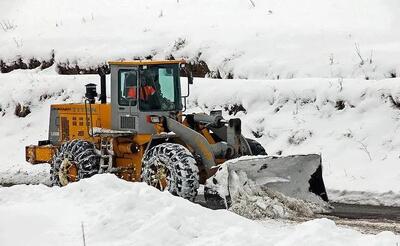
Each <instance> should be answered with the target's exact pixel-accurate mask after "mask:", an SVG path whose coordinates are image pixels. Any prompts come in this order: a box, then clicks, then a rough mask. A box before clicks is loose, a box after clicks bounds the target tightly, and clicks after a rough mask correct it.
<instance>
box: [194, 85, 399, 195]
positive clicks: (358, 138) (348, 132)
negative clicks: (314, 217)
mask: <svg viewBox="0 0 400 246" xmlns="http://www.w3.org/2000/svg"><path fill="white" fill-rule="evenodd" d="M399 82H400V80H399V79H388V80H377V81H367V80H350V79H348V80H341V79H291V80H281V81H265V80H249V81H243V80H211V79H197V80H196V82H195V85H194V88H193V89H192V96H191V98H190V101H189V108H190V111H206V112H208V111H210V110H213V109H223V110H224V115H225V117H240V118H241V119H242V122H243V124H242V125H243V133H244V134H245V135H246V136H253V137H255V136H256V137H258V139H257V140H258V141H260V142H261V143H262V144H263V146H264V147H265V148H266V151H267V153H269V154H272V155H291V154H307V153H320V154H321V155H322V158H323V173H324V178H325V182H326V186H327V188H328V189H336V190H353V191H370V192H378V193H381V192H388V191H394V192H396V193H399V188H398V187H400V172H399V168H398V161H399V153H400V142H399V141H400V138H399V137H398V135H399V134H398V129H399V127H400V122H399V119H400V110H399V108H398V101H399V95H400V84H399ZM231 105H240V106H241V107H242V108H241V110H234V109H235V108H232V106H231ZM238 108H240V107H238V106H236V109H238ZM225 109H227V110H228V112H227V111H225ZM229 112H230V113H231V114H232V115H229V114H228V113H229ZM235 113H236V115H234V114H235Z"/></svg>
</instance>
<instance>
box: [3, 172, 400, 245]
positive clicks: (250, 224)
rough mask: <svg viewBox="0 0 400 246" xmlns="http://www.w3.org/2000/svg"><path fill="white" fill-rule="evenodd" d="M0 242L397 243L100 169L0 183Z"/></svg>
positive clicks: (394, 239) (395, 238) (393, 239)
mask: <svg viewBox="0 0 400 246" xmlns="http://www.w3.org/2000/svg"><path fill="white" fill-rule="evenodd" d="M0 217H1V218H2V219H1V220H0V242H1V245H4V246H8V245H13V246H18V245H27V244H29V245H43V246H45V245H83V242H82V231H81V225H82V223H83V225H84V231H85V238H86V244H87V245H118V246H119V245H266V244H267V245H294V244H296V245H321V243H324V244H329V245H344V244H345V245H396V243H398V242H399V241H400V237H399V236H396V235H394V234H393V233H391V232H381V233H379V234H377V235H366V234H361V233H360V232H357V231H354V230H352V229H345V228H341V227H338V226H336V225H335V223H334V222H333V221H331V220H328V219H316V220H311V221H308V222H305V223H300V224H287V223H283V222H280V221H273V220H268V221H263V222H262V221H259V222H258V221H252V220H249V219H246V218H244V217H241V216H239V215H236V214H234V213H232V212H230V211H227V210H209V209H206V208H204V207H201V206H200V205H197V204H193V203H191V202H189V201H187V200H184V199H182V198H179V197H174V196H172V195H171V194H169V193H168V192H160V191H158V190H156V189H155V188H152V187H149V186H147V185H145V184H143V183H129V182H126V181H123V180H120V179H118V178H117V177H115V176H113V175H111V174H106V175H97V176H94V177H93V178H91V179H85V180H82V181H80V182H78V183H73V184H70V185H68V186H66V187H63V188H59V187H46V186H44V185H36V186H32V185H30V186H27V185H18V186H13V187H9V188H0Z"/></svg>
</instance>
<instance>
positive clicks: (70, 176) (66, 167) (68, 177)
mask: <svg viewBox="0 0 400 246" xmlns="http://www.w3.org/2000/svg"><path fill="white" fill-rule="evenodd" d="M77 176H78V172H77V168H76V165H75V164H74V163H72V162H71V161H70V160H69V159H68V158H64V160H63V161H62V162H61V165H60V169H59V171H58V178H59V180H60V184H61V186H66V185H67V184H69V182H73V181H76V179H77Z"/></svg>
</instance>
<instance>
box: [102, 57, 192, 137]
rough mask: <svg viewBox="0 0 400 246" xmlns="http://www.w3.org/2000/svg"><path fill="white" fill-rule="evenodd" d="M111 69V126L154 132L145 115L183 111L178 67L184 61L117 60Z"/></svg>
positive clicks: (139, 131) (168, 114) (111, 65)
mask: <svg viewBox="0 0 400 246" xmlns="http://www.w3.org/2000/svg"><path fill="white" fill-rule="evenodd" d="M109 64H110V69H111V115H112V122H111V127H112V129H113V130H125V131H132V132H136V133H139V134H152V133H154V126H153V125H152V124H149V123H148V122H147V119H148V116H150V115H159V116H169V117H178V115H179V113H180V112H182V108H183V104H182V95H181V83H180V68H181V66H183V64H184V61H121V62H120V61H118V62H109Z"/></svg>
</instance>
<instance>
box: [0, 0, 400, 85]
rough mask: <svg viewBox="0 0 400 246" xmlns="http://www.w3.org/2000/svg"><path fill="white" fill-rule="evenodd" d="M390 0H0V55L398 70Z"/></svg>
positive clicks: (369, 73) (299, 70)
mask: <svg viewBox="0 0 400 246" xmlns="http://www.w3.org/2000/svg"><path fill="white" fill-rule="evenodd" d="M399 10H400V2H399V1H398V0H368V1H365V0H352V1H349V0H335V1H329V0H305V1H298V0H262V1H261V0H220V1H214V0H136V1H132V0H120V1H118V2H115V1H110V0H86V1H78V0H36V1H29V0H13V1H0V24H1V25H0V27H1V28H0V59H1V60H4V61H5V62H6V63H8V62H12V61H15V60H17V59H18V57H19V56H20V57H22V59H23V60H25V61H28V60H29V59H30V58H36V59H38V60H42V59H45V60H49V59H50V57H51V53H52V50H54V53H55V60H56V62H59V63H66V62H69V63H70V64H71V66H75V64H77V65H79V66H81V67H90V66H97V65H98V64H100V63H104V62H105V61H107V60H110V59H121V58H125V59H132V58H134V57H145V56H148V55H152V56H154V57H155V58H165V57H167V56H169V55H171V54H172V55H173V56H174V57H176V58H179V57H187V58H190V59H193V60H196V59H200V60H204V61H205V62H206V63H207V64H208V65H209V67H210V69H211V70H212V71H217V70H219V71H220V72H221V74H222V76H223V77H224V76H227V74H228V73H232V74H233V75H234V76H235V77H236V78H250V79H254V78H257V79H265V78H268V79H276V78H278V77H279V78H291V77H356V78H359V77H362V78H365V77H369V78H384V77H390V76H398V75H399V74H400V67H399V60H400V42H399V39H400V31H398V23H400V15H398V12H399Z"/></svg>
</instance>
